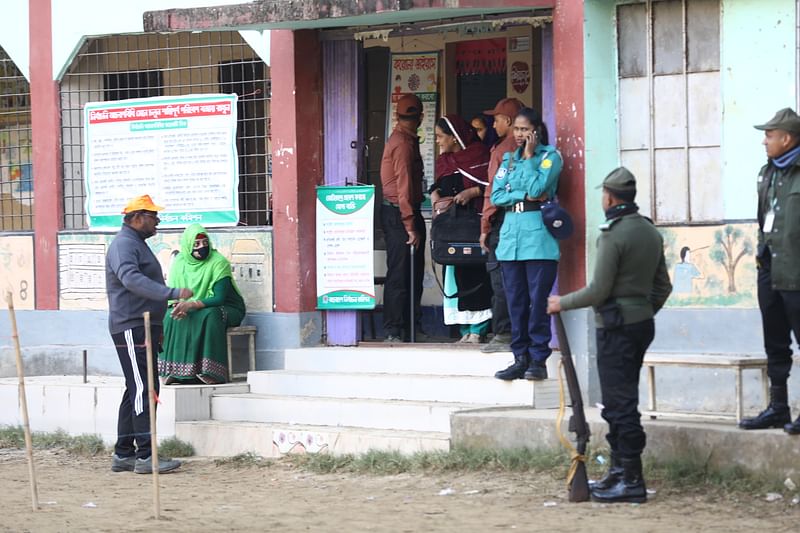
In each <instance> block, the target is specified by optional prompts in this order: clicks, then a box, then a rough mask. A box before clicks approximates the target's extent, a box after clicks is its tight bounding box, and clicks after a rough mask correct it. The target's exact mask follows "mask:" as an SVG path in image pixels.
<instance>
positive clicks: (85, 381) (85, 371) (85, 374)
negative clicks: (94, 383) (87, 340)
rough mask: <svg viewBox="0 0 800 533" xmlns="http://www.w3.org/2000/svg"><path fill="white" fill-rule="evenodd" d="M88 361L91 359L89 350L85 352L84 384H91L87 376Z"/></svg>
mask: <svg viewBox="0 0 800 533" xmlns="http://www.w3.org/2000/svg"><path fill="white" fill-rule="evenodd" d="M88 359H89V356H88V350H84V351H83V382H84V383H88V382H89V380H88V379H86V376H87V375H88Z"/></svg>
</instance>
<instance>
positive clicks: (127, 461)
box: [111, 454, 136, 472]
mask: <svg viewBox="0 0 800 533" xmlns="http://www.w3.org/2000/svg"><path fill="white" fill-rule="evenodd" d="M135 466H136V456H135V455H131V456H130V457H120V456H119V455H117V454H114V455H112V456H111V471H112V472H133V469H134V467H135Z"/></svg>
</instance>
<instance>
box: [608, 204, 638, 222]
mask: <svg viewBox="0 0 800 533" xmlns="http://www.w3.org/2000/svg"><path fill="white" fill-rule="evenodd" d="M638 211H639V206H638V205H636V203H635V202H625V203H622V204H617V205H615V206H613V207H610V208H608V209H607V210H606V220H613V219H615V218H619V217H621V216H625V215H630V214H631V213H636V212H638Z"/></svg>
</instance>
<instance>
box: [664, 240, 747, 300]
mask: <svg viewBox="0 0 800 533" xmlns="http://www.w3.org/2000/svg"><path fill="white" fill-rule="evenodd" d="M659 229H660V230H661V234H662V235H663V236H664V248H665V250H664V254H665V256H666V260H667V270H668V271H669V275H670V279H672V286H673V290H672V295H671V296H670V298H669V300H668V301H667V306H669V307H751V308H752V307H758V303H757V300H756V265H755V248H756V240H757V227H756V225H755V224H725V225H722V226H693V227H661V228H659Z"/></svg>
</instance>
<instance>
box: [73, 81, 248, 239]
mask: <svg viewBox="0 0 800 533" xmlns="http://www.w3.org/2000/svg"><path fill="white" fill-rule="evenodd" d="M84 124H85V128H84V132H85V139H84V159H83V160H84V176H85V178H84V179H85V184H86V218H87V223H88V225H89V229H91V230H109V229H117V228H119V226H120V223H121V221H122V218H121V212H122V209H123V207H124V206H125V205H126V204H127V203H128V201H129V200H130V199H131V198H134V197H136V196H140V195H142V194H149V195H150V196H151V197H152V198H153V201H154V202H155V203H156V204H157V205H160V206H163V207H165V210H164V211H162V212H161V213H159V217H160V218H161V223H160V225H159V227H162V228H163V227H170V228H180V227H185V226H188V225H189V224H192V223H194V222H198V223H200V224H203V225H204V226H210V227H213V226H235V225H236V224H237V223H238V222H239V194H238V190H239V171H238V166H239V165H238V157H237V153H236V95H235V94H202V95H200V94H198V95H188V96H181V97H172V96H165V97H154V98H140V99H133V100H121V101H116V102H90V103H88V104H86V107H85V108H84Z"/></svg>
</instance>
